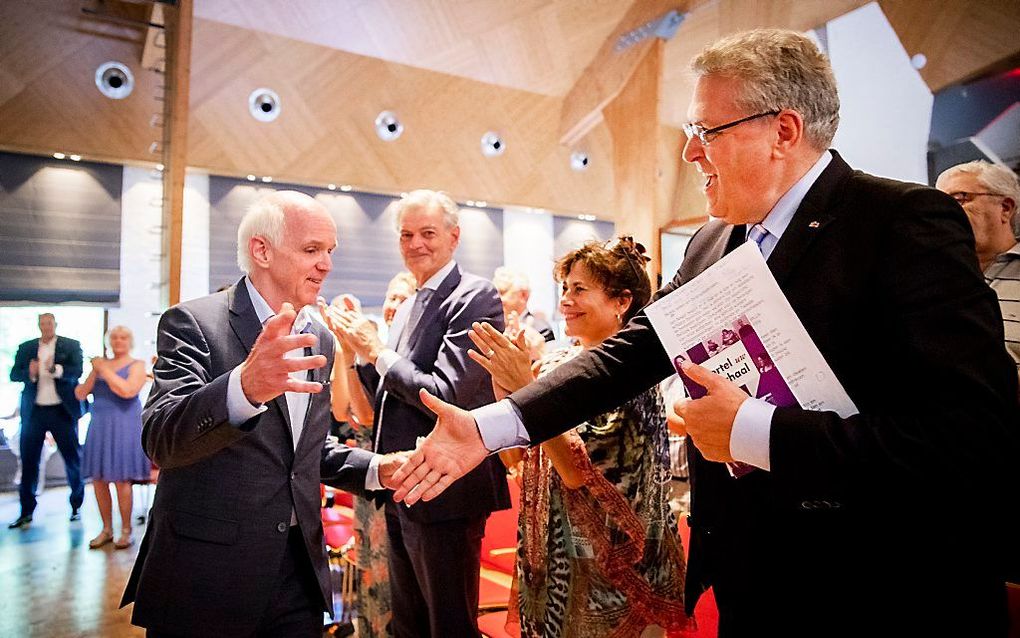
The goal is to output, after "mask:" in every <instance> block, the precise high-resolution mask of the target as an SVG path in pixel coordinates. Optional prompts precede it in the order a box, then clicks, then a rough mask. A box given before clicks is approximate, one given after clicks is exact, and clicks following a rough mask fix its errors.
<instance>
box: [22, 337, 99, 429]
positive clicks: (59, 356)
mask: <svg viewBox="0 0 1020 638" xmlns="http://www.w3.org/2000/svg"><path fill="white" fill-rule="evenodd" d="M38 355H39V340H38V339H29V340H28V341H26V342H24V343H22V344H21V345H19V346H18V352H17V354H15V355H14V367H13V368H11V381H14V382H15V383H24V384H25V389H24V390H23V391H22V392H21V422H22V423H31V419H32V409H33V408H34V407H35V394H36V390H37V389H38V386H39V384H38V383H36V382H35V381H32V379H31V377H29V375H28V364H29V363H30V362H31V361H32V359H35V358H37V357H38ZM53 363H54V365H56V364H60V365H61V366H63V368H64V374H63V375H62V376H61V377H60V378H59V379H54V380H53V383H54V385H55V386H56V388H57V396H59V397H60V401H61V404H62V405H63V406H64V409H65V410H67V413H68V414H69V415H70V416H71V419H72V420H74V421H77V420H78V419H80V418H81V415H82V413H83V410H82V402H81V401H79V400H78V399H76V398H75V397H74V388H75V386H77V385H78V379H79V378H80V377H81V373H82V354H81V344H80V343H78V342H77V341H76V340H74V339H69V338H67V337H61V336H60V335H57V343H56V344H55V345H54V346H53Z"/></svg>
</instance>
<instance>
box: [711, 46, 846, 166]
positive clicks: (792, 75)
mask: <svg viewBox="0 0 1020 638" xmlns="http://www.w3.org/2000/svg"><path fill="white" fill-rule="evenodd" d="M691 70H692V71H693V72H694V75H695V76H696V77H703V76H721V77H726V78H735V79H738V80H740V81H741V82H742V87H741V95H740V97H739V98H738V99H737V106H738V107H739V108H741V109H742V110H745V111H747V113H748V115H753V114H756V113H768V112H770V111H781V110H783V109H792V110H794V111H796V112H798V113H800V116H801V117H802V118H804V137H805V138H806V139H807V141H808V143H809V144H810V145H811V146H812V147H813V148H815V149H818V150H825V149H826V148H828V147H829V144H830V143H831V142H832V138H833V136H834V135H835V134H836V128H837V127H838V126H839V93H838V91H837V90H836V76H835V75H834V74H833V73H832V66H831V65H830V64H829V59H828V58H827V57H826V56H825V54H824V53H822V52H821V51H819V50H818V47H817V46H815V43H814V42H813V41H812V40H811V39H810V38H808V37H807V36H806V35H804V34H802V33H798V32H796V31H789V30H785V29H754V30H752V31H744V32H742V33H736V34H734V35H731V36H728V37H726V38H723V39H721V40H718V41H716V42H713V43H712V44H710V45H708V46H707V47H706V48H705V49H704V50H703V51H702V52H701V53H699V54H698V55H697V57H695V58H694V59H693V60H692V61H691Z"/></svg>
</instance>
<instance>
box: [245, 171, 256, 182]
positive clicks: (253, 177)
mask: <svg viewBox="0 0 1020 638" xmlns="http://www.w3.org/2000/svg"><path fill="white" fill-rule="evenodd" d="M245 179H247V180H248V181H249V182H254V181H255V176H254V175H252V174H251V173H249V174H248V176H247V177H246V178H245Z"/></svg>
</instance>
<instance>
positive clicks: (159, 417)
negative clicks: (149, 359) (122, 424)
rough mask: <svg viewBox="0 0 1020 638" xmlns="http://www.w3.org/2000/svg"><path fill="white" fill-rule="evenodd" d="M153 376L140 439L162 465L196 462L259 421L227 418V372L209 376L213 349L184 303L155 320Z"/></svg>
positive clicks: (155, 460)
mask: <svg viewBox="0 0 1020 638" xmlns="http://www.w3.org/2000/svg"><path fill="white" fill-rule="evenodd" d="M157 335H158V336H157V340H156V349H157V352H158V354H159V358H158V359H157V361H156V366H155V368H153V376H154V382H153V385H152V391H151V393H150V394H149V400H148V402H147V403H146V405H145V411H144V413H143V415H142V419H143V428H142V444H143V446H144V447H145V452H146V454H148V455H149V458H151V459H152V460H153V461H154V462H155V463H156V464H157V465H158V466H160V467H161V468H167V469H169V468H173V467H178V466H182V465H189V464H191V463H195V462H196V461H199V460H201V459H203V458H205V457H207V456H210V455H212V454H214V453H215V452H218V451H219V450H222V449H223V448H225V447H227V446H229V445H231V444H233V443H234V442H235V441H238V440H239V439H241V438H243V437H244V436H245V433H246V432H247V431H250V430H251V429H252V428H253V427H254V426H255V424H256V423H257V421H258V417H256V418H254V419H251V420H250V421H249V422H248V423H246V424H244V425H243V426H241V427H235V426H232V425H231V424H230V418H229V414H228V410H227V385H228V381H229V377H230V372H229V371H227V372H225V373H223V374H221V375H219V376H218V377H215V378H213V377H212V375H211V373H210V370H212V361H211V352H210V347H209V344H208V343H207V341H206V338H205V335H204V334H203V333H202V328H201V326H199V324H198V322H197V321H196V320H195V318H194V317H193V316H192V315H191V313H190V312H189V311H188V310H187V309H186V308H184V307H181V306H177V307H174V308H171V309H170V310H167V311H166V312H165V313H164V314H163V316H162V317H161V318H160V320H159V328H158V333H157Z"/></svg>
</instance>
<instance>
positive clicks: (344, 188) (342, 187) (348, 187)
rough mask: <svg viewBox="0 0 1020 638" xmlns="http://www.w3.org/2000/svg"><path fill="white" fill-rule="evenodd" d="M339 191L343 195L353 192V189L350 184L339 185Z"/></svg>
mask: <svg viewBox="0 0 1020 638" xmlns="http://www.w3.org/2000/svg"><path fill="white" fill-rule="evenodd" d="M340 190H342V191H343V192H345V193H349V192H351V191H352V190H354V187H353V186H351V185H350V184H340Z"/></svg>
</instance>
